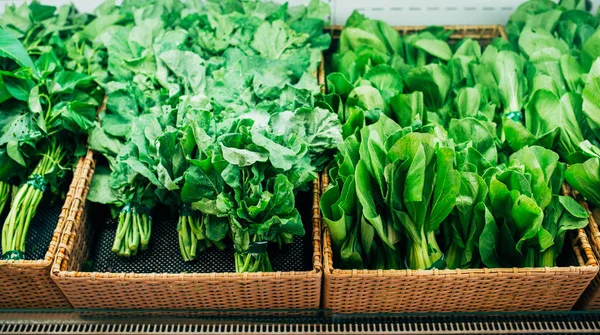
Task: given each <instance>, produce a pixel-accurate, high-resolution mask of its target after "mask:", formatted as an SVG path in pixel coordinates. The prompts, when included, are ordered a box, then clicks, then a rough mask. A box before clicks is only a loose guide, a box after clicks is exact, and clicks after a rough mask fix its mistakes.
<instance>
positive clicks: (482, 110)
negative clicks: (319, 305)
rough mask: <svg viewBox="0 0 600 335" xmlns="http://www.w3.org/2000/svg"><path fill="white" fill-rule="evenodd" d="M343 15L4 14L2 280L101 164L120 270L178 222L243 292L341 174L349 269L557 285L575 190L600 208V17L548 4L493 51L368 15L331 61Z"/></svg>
mask: <svg viewBox="0 0 600 335" xmlns="http://www.w3.org/2000/svg"><path fill="white" fill-rule="evenodd" d="M328 15H330V8H329V6H328V5H326V4H325V3H321V2H320V1H318V0H312V1H310V3H309V4H307V5H305V6H297V7H293V6H289V5H288V4H281V3H276V2H261V1H258V2H257V1H244V0H228V1H217V0H209V1H205V2H201V1H184V0H145V1H142V0H124V1H123V2H122V3H121V4H119V5H117V4H115V1H111V0H109V1H106V2H104V3H103V4H101V5H100V6H98V7H97V8H96V10H95V11H94V13H93V14H81V13H78V12H77V10H76V9H75V7H74V6H73V5H69V6H63V7H60V8H56V7H53V6H46V5H42V4H40V3H39V2H37V1H34V2H32V3H30V4H21V5H18V6H16V5H10V6H7V7H6V10H5V12H4V14H3V15H2V17H1V18H0V27H1V29H0V214H2V213H3V212H5V216H3V217H5V218H6V219H5V221H4V225H3V227H2V253H3V255H2V257H3V259H14V260H18V259H23V258H24V252H25V247H26V246H25V239H26V235H27V232H28V230H29V226H30V223H31V221H32V219H33V217H34V216H35V215H36V211H37V208H38V206H39V205H40V203H41V202H42V201H47V202H49V203H51V202H53V201H56V200H58V199H60V198H61V196H62V197H64V193H65V186H66V184H67V182H68V181H69V178H70V173H69V171H71V170H72V168H73V166H74V162H76V160H77V158H78V157H81V156H83V155H85V153H86V151H87V150H88V149H90V150H92V151H94V152H95V153H96V158H97V159H98V164H97V166H96V168H95V173H94V176H93V179H92V181H91V185H90V190H89V194H88V197H87V199H88V200H90V201H92V202H95V203H99V204H102V205H105V206H108V208H110V211H111V214H112V216H113V217H114V218H116V220H117V221H118V226H117V229H116V232H115V236H114V241H113V246H112V251H113V252H114V253H116V254H117V255H119V256H123V257H133V256H136V255H137V254H138V253H139V252H142V251H143V250H146V249H147V248H149V247H150V241H151V240H152V225H153V222H152V213H153V211H154V210H155V209H156V208H157V207H158V206H161V208H164V207H166V208H168V209H169V210H170V211H171V214H172V215H173V216H177V217H178V220H177V226H174V227H173V229H176V230H177V232H178V239H179V241H178V242H179V251H180V254H181V257H182V258H183V260H185V261H194V260H196V259H197V258H198V255H200V253H202V252H203V251H204V250H206V249H208V248H211V247H215V248H218V249H219V250H225V249H227V248H232V249H234V250H235V268H236V272H269V271H273V268H272V266H271V263H270V261H269V257H268V253H267V245H269V244H275V245H278V246H279V247H282V246H283V245H285V244H290V243H293V240H294V237H295V236H301V235H304V234H305V228H304V227H305V226H304V224H303V222H302V219H301V217H300V213H299V211H298V209H297V208H296V201H295V200H296V199H295V197H296V196H297V194H298V192H301V191H308V190H310V183H311V182H312V181H314V180H315V179H316V178H317V176H318V173H321V171H323V170H324V169H325V168H326V167H327V173H328V175H329V180H330V184H329V187H328V188H327V190H326V191H325V192H324V194H323V195H322V198H321V204H320V205H321V211H322V214H323V218H324V222H325V224H326V225H327V227H328V229H329V231H330V234H331V238H332V243H333V249H334V253H333V254H334V260H335V263H336V264H335V265H336V267H339V268H344V269H433V268H436V269H444V268H448V269H456V268H481V267H488V268H499V267H553V266H556V265H557V260H558V259H559V257H560V256H561V253H562V251H563V246H564V244H565V237H566V235H567V232H568V231H571V230H576V229H580V228H584V227H585V226H586V225H587V224H588V211H587V210H586V209H585V208H584V207H583V206H582V205H581V204H580V203H579V202H578V201H577V200H575V198H573V197H571V196H570V195H569V188H570V187H572V188H573V189H574V190H575V191H576V192H577V193H578V194H580V195H581V196H582V198H581V199H585V200H587V201H588V202H589V203H590V204H591V205H592V206H595V207H600V61H599V60H597V59H598V57H600V29H599V28H600V27H599V26H600V16H598V15H595V14H592V13H590V12H588V11H587V10H586V7H585V1H576V0H563V1H560V3H558V4H557V3H555V2H553V1H550V0H532V1H529V2H525V3H524V4H522V5H521V6H520V7H519V8H517V9H516V11H515V12H514V13H513V14H512V16H511V18H510V20H509V22H508V23H507V25H506V31H507V34H508V39H507V40H505V39H501V38H496V39H494V40H492V41H491V42H490V43H489V44H488V43H485V44H481V43H480V42H479V41H477V40H475V39H472V38H464V39H461V40H456V39H454V38H451V36H452V34H453V32H452V31H447V30H445V29H444V28H442V27H436V26H431V27H428V28H426V29H424V30H422V31H420V32H418V33H412V34H407V35H404V36H402V35H400V34H399V33H398V32H397V31H396V30H394V29H393V28H392V27H391V26H390V25H388V24H387V23H385V22H382V21H377V20H371V19H369V18H367V17H365V16H364V15H362V14H360V13H359V12H354V13H353V14H352V15H351V16H350V18H349V19H348V21H347V23H346V26H345V27H344V28H343V30H342V31H341V35H340V38H339V40H335V41H334V42H333V43H332V38H331V36H330V35H329V34H328V33H324V31H325V30H326V29H325V27H326V24H327V23H326V18H327V16H328ZM330 44H333V47H331V48H330ZM328 50H331V54H330V55H328V56H331V57H330V59H331V61H330V63H328V64H326V65H327V66H326V67H327V68H328V69H329V70H330V71H329V73H328V74H327V77H326V80H327V85H326V86H327V91H326V92H322V87H321V86H320V85H319V83H318V80H317V76H316V73H317V69H318V67H319V64H320V63H321V62H322V61H323V59H324V58H323V54H324V52H325V53H326V52H327V51H328ZM327 59H329V57H327ZM5 209H6V210H5Z"/></svg>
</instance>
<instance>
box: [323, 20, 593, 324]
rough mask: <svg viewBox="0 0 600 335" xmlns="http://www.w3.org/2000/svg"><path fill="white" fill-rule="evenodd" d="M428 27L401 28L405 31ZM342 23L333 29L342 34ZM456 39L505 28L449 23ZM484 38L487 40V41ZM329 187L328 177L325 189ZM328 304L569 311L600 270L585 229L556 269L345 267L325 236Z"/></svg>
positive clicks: (380, 309)
mask: <svg viewBox="0 0 600 335" xmlns="http://www.w3.org/2000/svg"><path fill="white" fill-rule="evenodd" d="M422 28H423V27H397V28H396V29H397V30H398V31H399V32H401V33H409V32H415V31H418V30H421V29H422ZM340 29H341V27H332V35H333V36H334V37H339V32H340ZM446 29H452V30H455V33H454V34H453V35H452V36H451V40H452V39H459V38H464V37H471V38H474V39H478V40H480V42H481V43H482V44H486V43H489V41H490V40H491V39H493V38H495V37H503V38H506V34H505V32H504V29H503V27H501V26H447V27H446ZM482 39H483V41H481V40H482ZM327 185H328V177H327V175H326V174H323V176H322V191H324V190H325V189H326V187H327ZM323 248H324V249H323V250H324V251H323V256H324V267H323V272H324V277H325V280H324V289H323V292H324V293H323V307H324V308H327V309H331V310H332V311H333V312H334V313H396V312H468V311H529V310H569V309H571V308H572V307H573V305H574V304H575V302H576V301H577V299H578V298H579V296H580V295H581V294H582V293H583V291H584V290H585V288H586V287H587V286H588V284H589V283H590V281H591V280H592V279H593V278H594V277H595V276H596V274H597V273H598V266H597V263H596V260H595V258H594V257H593V253H592V250H591V247H590V244H589V243H588V239H587V236H586V234H585V232H584V230H582V229H581V230H579V231H578V232H577V234H576V236H575V237H574V238H573V251H574V257H573V264H574V265H575V266H570V267H556V268H526V269H519V268H512V269H487V268H484V269H468V270H460V269H456V270H339V269H335V268H334V267H333V266H334V264H333V254H332V253H333V251H332V249H331V236H330V235H329V231H328V230H327V228H326V227H325V229H324V239H323Z"/></svg>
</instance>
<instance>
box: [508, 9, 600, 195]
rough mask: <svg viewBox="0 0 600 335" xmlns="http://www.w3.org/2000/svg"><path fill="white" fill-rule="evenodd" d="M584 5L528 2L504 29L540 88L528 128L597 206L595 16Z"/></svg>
mask: <svg viewBox="0 0 600 335" xmlns="http://www.w3.org/2000/svg"><path fill="white" fill-rule="evenodd" d="M585 6H586V4H585V1H561V2H560V3H559V4H558V5H557V4H555V3H553V2H551V1H530V2H528V3H525V4H523V5H522V6H520V7H519V8H518V9H517V11H516V12H515V13H514V14H513V15H512V16H511V19H510V21H509V23H508V25H507V31H508V32H509V37H510V39H511V42H513V44H515V45H516V46H518V47H519V50H520V51H521V53H522V54H523V55H524V56H525V57H528V58H529V60H530V61H531V62H532V63H533V65H534V66H532V67H531V69H530V73H528V75H527V76H528V77H532V76H535V78H536V79H537V78H538V77H539V78H540V79H539V80H537V81H538V82H539V83H540V84H539V86H540V87H543V88H545V91H542V92H540V93H538V94H536V96H532V97H531V99H530V103H529V105H531V108H528V109H529V110H530V114H531V118H530V120H531V121H532V122H531V124H532V125H531V126H530V125H527V127H528V128H531V129H530V131H531V132H532V134H533V136H536V137H538V138H545V139H544V140H543V141H545V142H546V143H547V145H545V146H546V147H548V148H552V149H555V150H556V152H557V153H558V154H559V155H560V157H561V159H562V160H563V161H565V162H567V163H569V164H571V165H570V166H569V168H568V169H567V171H566V173H565V177H566V179H567V181H568V183H569V184H570V185H571V186H572V187H573V188H574V189H575V190H576V191H578V192H579V193H581V194H582V195H583V196H584V197H585V198H586V199H587V200H588V201H590V202H591V203H592V204H593V205H594V206H600V193H599V192H600V171H599V169H598V165H599V164H598V160H599V158H600V149H599V148H600V137H599V134H598V125H599V122H598V115H599V113H598V112H599V109H598V108H599V107H598V106H600V103H599V101H598V93H600V90H599V89H598V87H600V86H598V83H600V81H598V78H599V75H600V72H599V71H600V62H598V60H597V59H598V57H599V56H600V30H599V28H600V18H598V16H594V15H593V14H591V13H589V12H587V11H586V8H585ZM541 134H543V135H542V136H540V135H541ZM529 137H530V138H532V137H531V136H529Z"/></svg>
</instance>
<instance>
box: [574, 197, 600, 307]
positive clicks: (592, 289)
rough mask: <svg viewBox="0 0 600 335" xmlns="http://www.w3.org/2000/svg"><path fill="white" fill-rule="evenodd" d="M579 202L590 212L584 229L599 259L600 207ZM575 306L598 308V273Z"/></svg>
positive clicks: (599, 292) (599, 287)
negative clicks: (592, 206) (587, 223)
mask: <svg viewBox="0 0 600 335" xmlns="http://www.w3.org/2000/svg"><path fill="white" fill-rule="evenodd" d="M580 203H581V204H582V205H583V206H584V207H585V208H586V209H587V210H588V212H590V213H591V214H592V216H591V220H590V224H589V225H588V226H587V228H586V229H585V231H586V233H587V236H589V238H590V244H591V246H592V250H593V252H594V256H596V260H598V259H600V230H598V224H597V222H599V221H600V209H598V208H595V209H593V210H592V211H590V209H589V207H588V205H587V203H586V202H584V201H581V200H580ZM577 307H578V308H580V309H593V310H600V274H599V275H598V276H596V277H595V278H594V279H593V280H592V282H591V283H590V286H588V288H587V289H586V290H585V292H584V293H583V295H582V296H581V299H579V302H578V304H577Z"/></svg>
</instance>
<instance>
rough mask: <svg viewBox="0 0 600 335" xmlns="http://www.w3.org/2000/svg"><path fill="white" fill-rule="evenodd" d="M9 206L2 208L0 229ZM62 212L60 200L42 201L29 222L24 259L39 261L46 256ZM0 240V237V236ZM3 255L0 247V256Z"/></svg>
mask: <svg viewBox="0 0 600 335" xmlns="http://www.w3.org/2000/svg"><path fill="white" fill-rule="evenodd" d="M8 207H9V204H7V205H6V206H5V208H4V213H1V215H0V220H1V222H0V227H4V221H5V219H6V216H7V215H8V211H9V208H8ZM61 210H62V200H60V201H56V202H55V203H47V202H44V201H42V203H41V204H40V206H39V207H38V210H37V213H36V214H35V216H34V217H33V220H31V224H30V225H29V230H28V232H27V237H26V239H25V259H26V260H41V259H44V257H45V256H46V252H47V251H48V247H49V246H50V241H52V236H53V235H54V230H55V229H56V225H57V224H58V217H59V216H60V212H61ZM0 238H1V235H0ZM2 253H4V250H2V245H0V254H2Z"/></svg>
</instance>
